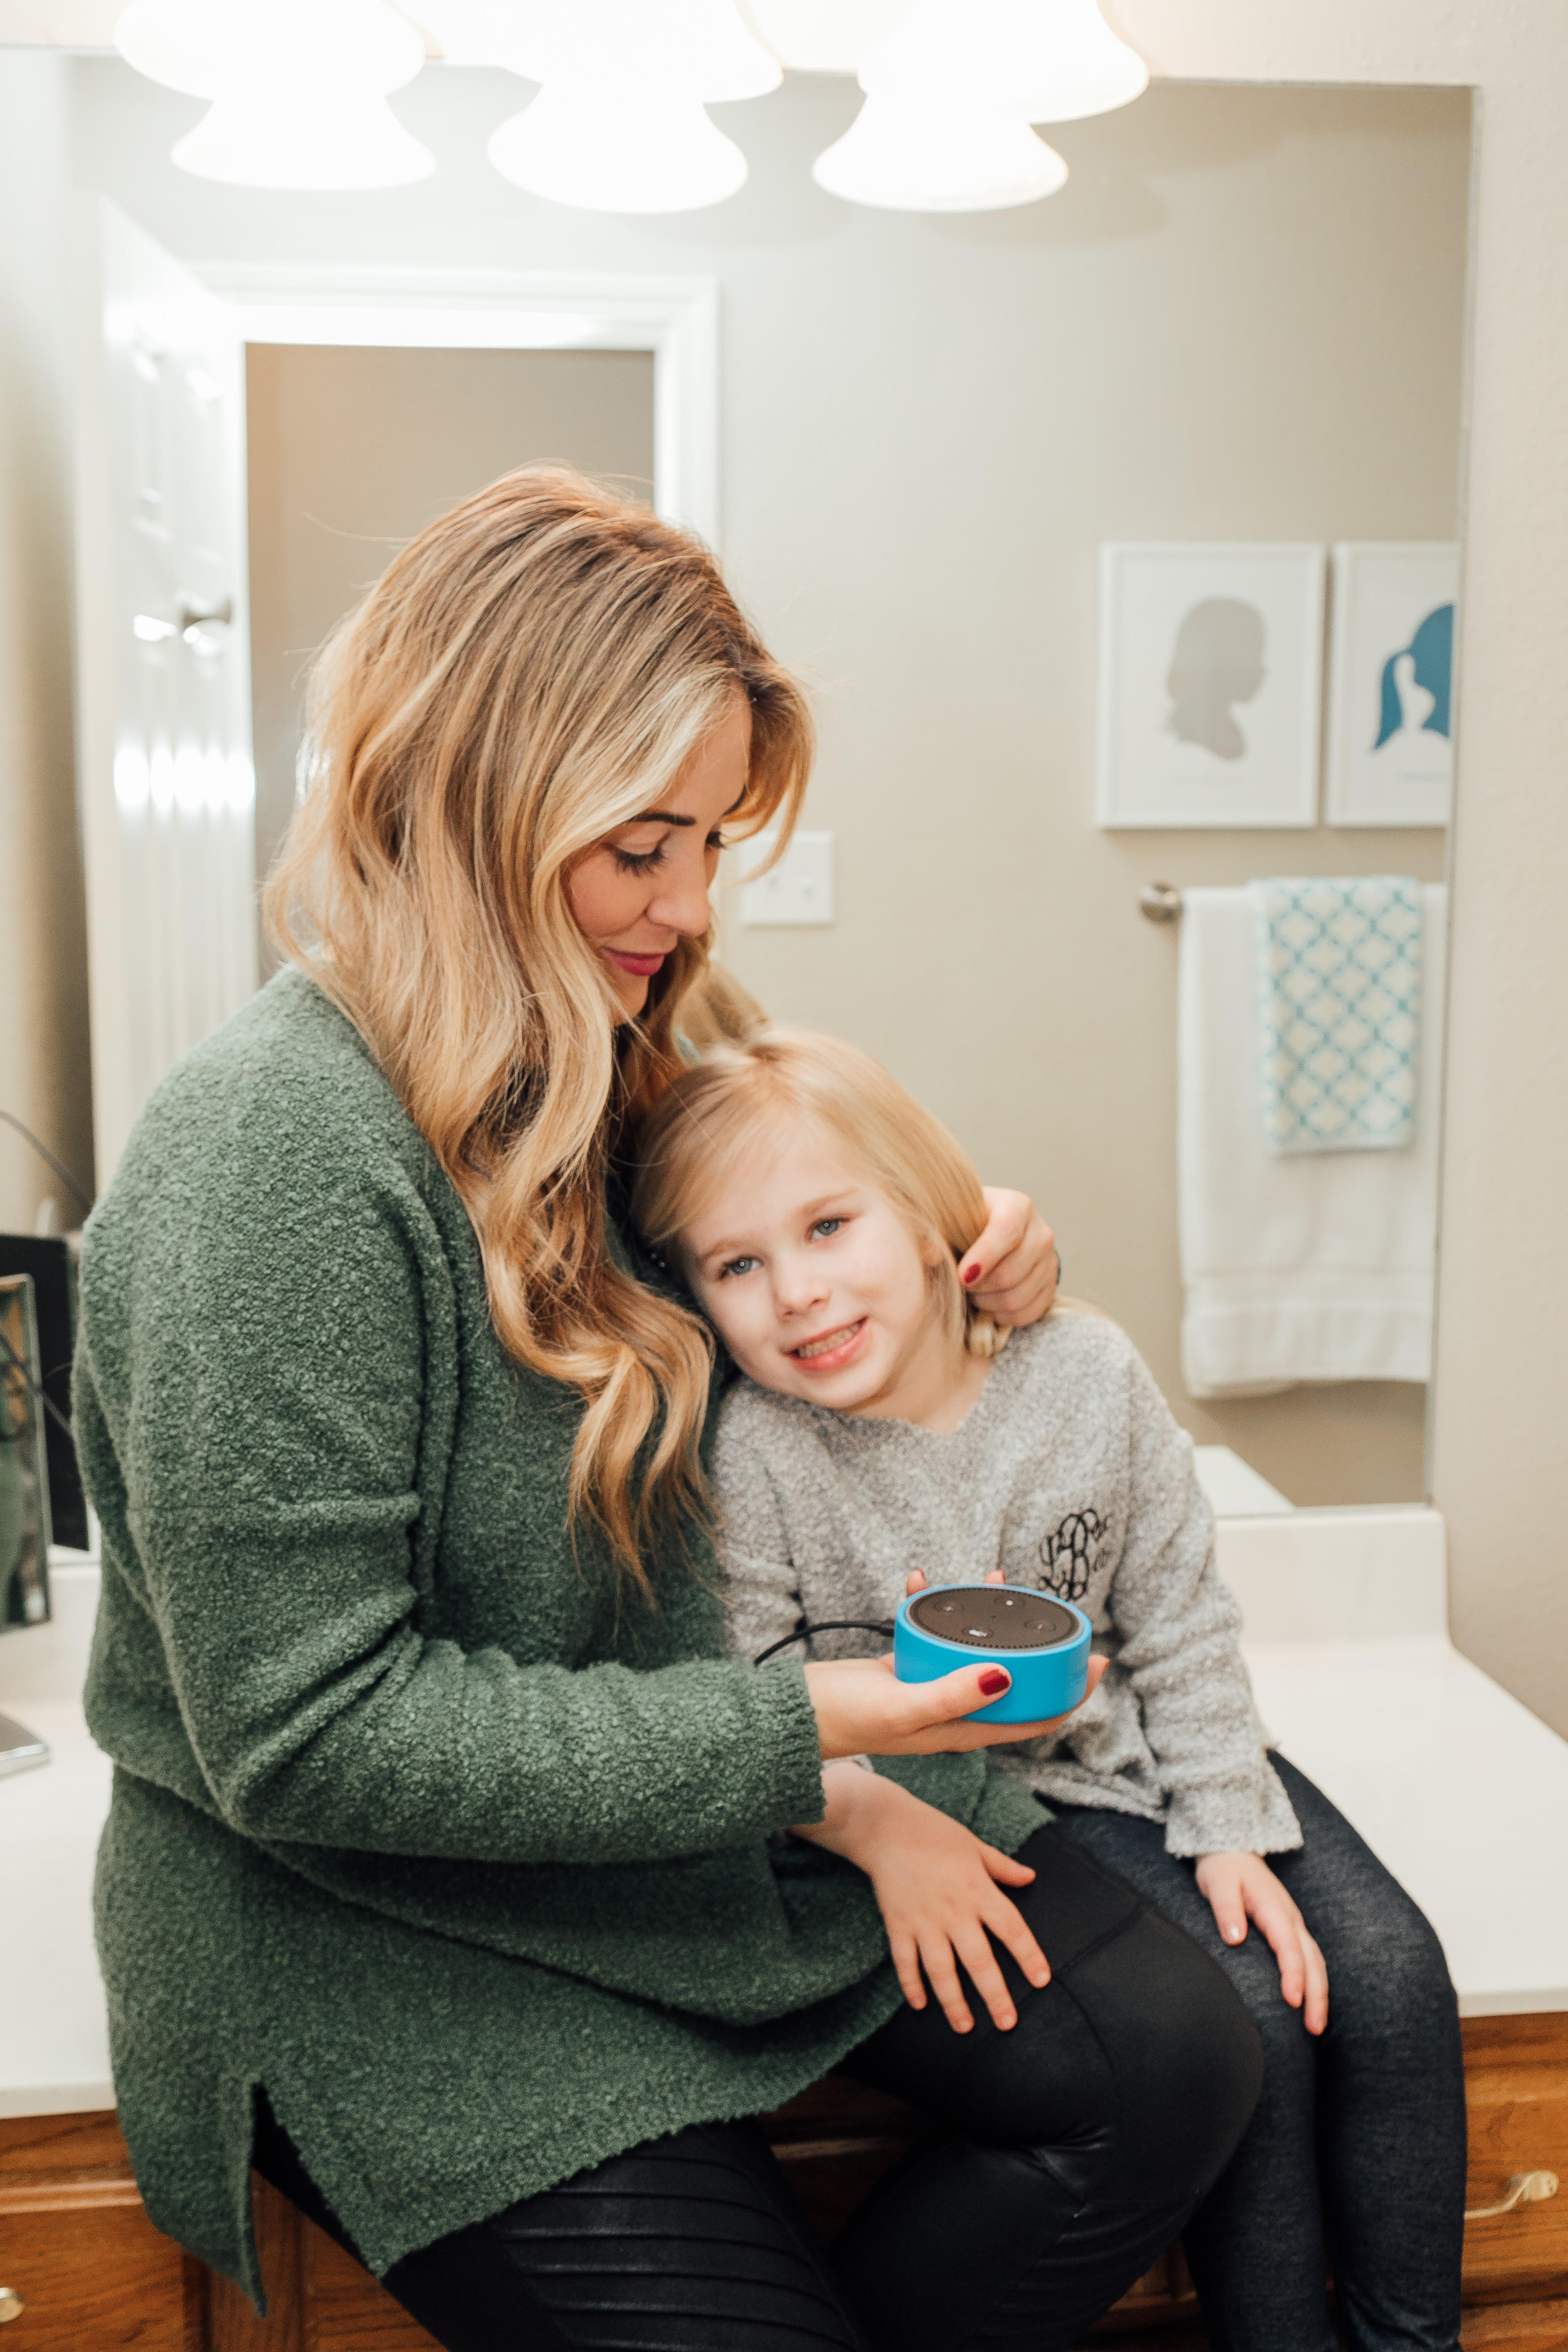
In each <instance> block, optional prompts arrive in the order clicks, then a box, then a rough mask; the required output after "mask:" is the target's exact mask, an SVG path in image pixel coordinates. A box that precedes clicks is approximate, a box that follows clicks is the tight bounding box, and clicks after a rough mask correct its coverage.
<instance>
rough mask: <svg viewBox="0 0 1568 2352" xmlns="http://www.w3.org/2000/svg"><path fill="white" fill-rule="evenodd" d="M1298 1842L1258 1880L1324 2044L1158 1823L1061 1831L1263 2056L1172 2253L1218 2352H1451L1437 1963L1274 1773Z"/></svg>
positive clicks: (1395, 1893) (1404, 1904)
mask: <svg viewBox="0 0 1568 2352" xmlns="http://www.w3.org/2000/svg"><path fill="white" fill-rule="evenodd" d="M1271 1761H1272V1763H1273V1766H1274V1769H1275V1770H1276V1771H1277V1772H1278V1773H1279V1778H1280V1779H1281V1780H1282V1781H1283V1782H1284V1784H1285V1793H1286V1795H1287V1796H1288V1797H1289V1800H1290V1802H1291V1804H1292V1805H1293V1806H1294V1807H1295V1809H1296V1818H1297V1820H1298V1821H1299V1822H1300V1824H1301V1835H1302V1840H1303V1843H1302V1845H1301V1847H1300V1852H1298V1853H1277V1854H1271V1855H1270V1856H1269V1858H1268V1859H1269V1864H1270V1867H1271V1868H1272V1869H1273V1870H1274V1871H1275V1872H1276V1873H1277V1874H1278V1875H1279V1878H1280V1879H1281V1880H1283V1882H1284V1884H1285V1885H1286V1886H1287V1887H1289V1891H1290V1893H1291V1895H1293V1896H1294V1897H1295V1899H1296V1901H1297V1903H1298V1904H1299V1905H1300V1909H1301V1914H1302V1916H1303V1917H1304V1918H1305V1920H1306V1922H1307V1926H1308V1927H1309V1928H1310V1931H1311V1933H1312V1934H1313V1935H1314V1936H1315V1937H1317V1940H1318V1942H1319V1943H1320V1944H1321V1947H1322V1950H1323V1958H1324V1959H1325V1960H1326V1961H1327V1962H1328V1968H1329V2030H1328V2032H1326V2033H1325V2034H1324V2035H1323V2036H1322V2038H1321V2040H1314V2039H1313V2037H1312V2035H1310V2033H1309V2032H1307V2030H1306V2028H1305V2027H1304V2026H1303V2024H1302V2022H1301V2013H1300V2010H1295V2009H1287V2008H1286V2006H1285V2003H1284V2000H1282V1998H1281V1996H1280V1991H1279V1967H1278V1965H1277V1963H1276V1961H1275V1958H1274V1955H1273V1953H1272V1952H1271V1951H1270V1950H1269V1948H1268V1945H1267V1944H1266V1943H1265V1942H1264V1940H1263V1938H1262V1937H1261V1936H1260V1935H1259V1934H1258V1931H1257V1929H1256V1928H1254V1929H1253V1930H1252V1931H1251V1933H1250V1934H1249V1935H1248V1937H1247V1941H1246V1942H1245V1943H1244V1944H1241V1945H1239V1946H1236V1947H1227V1946H1226V1945H1224V1944H1222V1943H1221V1942H1220V1939H1219V1930H1218V1928H1217V1927H1215V1922H1214V1914H1213V1913H1212V1912H1211V1911H1210V1909H1209V1907H1208V1905H1207V1904H1206V1903H1205V1901H1204V1898H1203V1896H1202V1895H1200V1894H1199V1892H1198V1889H1197V1885H1196V1883H1195V1881H1194V1876H1193V1866H1192V1864H1191V1863H1190V1862H1177V1861H1176V1860H1175V1859H1174V1858H1173V1856H1172V1855H1170V1854H1168V1853H1166V1852H1165V1839H1164V1833H1163V1830H1162V1829H1161V1827H1160V1825H1159V1823H1158V1822H1141V1821H1135V1820H1134V1819H1132V1817H1131V1815H1130V1814H1127V1813H1108V1812H1091V1811H1088V1810H1087V1809H1083V1808H1079V1807H1074V1808H1072V1809H1071V1810H1070V1811H1067V1810H1064V1811H1063V1812H1062V1813H1061V1815H1060V1821H1061V1826H1062V1829H1063V1831H1064V1832H1066V1833H1067V1834H1068V1836H1070V1837H1072V1838H1074V1839H1076V1840H1077V1841H1078V1843H1080V1844H1081V1845H1083V1846H1084V1847H1085V1848H1086V1849H1087V1851H1088V1852H1089V1853H1092V1854H1094V1855H1095V1856H1096V1857H1097V1858H1098V1860H1100V1862H1102V1863H1104V1864H1105V1865H1106V1867H1107V1868H1108V1869H1113V1870H1116V1871H1117V1872H1119V1873H1120V1874H1122V1875H1124V1876H1125V1877H1126V1878H1128V1879H1129V1880H1131V1883H1132V1885H1135V1886H1136V1887H1138V1888H1139V1890H1140V1891H1141V1893H1142V1894H1143V1895H1146V1896H1147V1897H1148V1899H1149V1900H1150V1901H1151V1902H1152V1903H1157V1904H1158V1905H1159V1906H1160V1908H1161V1910H1162V1911H1163V1912H1164V1913H1166V1915H1167V1916H1169V1917H1170V1918H1172V1919H1174V1920H1175V1921H1176V1923H1177V1925H1178V1926H1179V1927H1185V1929H1186V1930H1187V1932H1188V1934H1189V1935H1190V1936H1192V1937H1194V1941H1196V1942H1198V1943H1201V1944H1202V1945H1203V1946H1204V1948H1205V1950H1206V1951H1209V1952H1211V1953H1212V1954H1213V1955H1214V1957H1215V1960H1216V1961H1217V1962H1218V1964H1219V1966H1220V1967H1221V1968H1222V1969H1224V1970H1225V1972H1226V1976H1227V1977H1228V1978H1229V1979H1230V1980H1231V1982H1232V1984H1234V1985H1235V1987H1236V1989H1237V1992H1238V1993H1239V1994H1240V1995H1241V1998H1242V2000H1244V2001H1245V2002H1246V2003H1247V2010H1248V2011H1249V2013H1250V2015H1251V2018H1252V2021H1253V2023H1254V2024H1255V2025H1256V2026H1257V2028H1258V2033H1259V2035H1260V2037H1261V2039H1262V2042H1263V2053H1264V2084H1263V2096H1262V2097H1261V2098H1260V2099H1259V2101H1258V2108H1257V2112H1256V2114H1255V2115H1254V2116H1253V2118H1252V2121H1251V2123H1250V2124H1249V2125H1248V2126H1247V2136H1246V2137H1245V2139H1244V2140H1243V2141H1242V2144H1241V2146H1240V2147H1239V2148H1237V2152H1236V2157H1235V2159H1234V2161H1233V2162H1232V2163H1231V2164H1229V2165H1227V2166H1226V2172H1225V2177H1224V2179H1222V2180H1221V2181H1220V2182H1219V2184H1218V2186H1217V2187H1216V2188H1215V2191H1214V2193H1213V2195H1212V2196H1210V2197H1208V2198H1206V2199H1205V2201H1204V2205H1203V2208H1202V2210H1201V2211H1200V2212H1198V2213H1195V2214H1194V2217H1193V2220H1192V2221H1191V2222H1190V2223H1189V2225H1188V2228H1187V2233H1186V2245H1187V2256H1188V2259H1189V2261H1190V2262H1191V2263H1192V2266H1193V2275H1194V2278H1195V2279H1196V2281H1197V2285H1198V2295H1199V2299H1200V2301H1201V2303H1202V2305H1203V2312H1204V2324H1205V2327H1206V2328H1207V2331H1208V2336H1209V2341H1210V2343H1211V2344H1212V2345H1213V2346H1214V2347H1215V2352H1276V2347H1279V2346H1281V2345H1288V2346H1289V2347H1290V2352H1336V2347H1337V2346H1338V2343H1339V2340H1340V2339H1339V2335H1338V2333H1337V2332H1336V2330H1335V2327H1334V2321H1333V2315H1332V2314H1331V2311H1330V2308H1329V2297H1328V2289H1327V2285H1326V2284H1325V2283H1326V2281H1327V2278H1328V2267H1329V2252H1330V2250H1331V2251H1332V2254H1333V2266H1334V2279H1335V2284H1336V2290H1337V2298H1338V2303H1339V2315H1340V2325H1341V2327H1342V2330H1343V2332H1344V2335H1345V2337H1346V2338H1347V2340H1348V2341H1349V2343H1350V2345H1351V2347H1352V2352H1458V2341H1459V2256H1460V2253H1461V2252H1462V2250H1463V2244H1464V2235H1465V2162H1466V2133H1465V2060H1464V2052H1463V2049H1462V2047H1461V2045H1460V2042H1459V2016H1458V2003H1457V2001H1456V2000H1455V1999H1454V1988H1453V1986H1452V1985H1451V1984H1450V1983H1449V1981H1448V1970H1447V1963H1446V1962H1445V1960H1444V1958H1443V1948H1442V1946H1441V1944H1439V1942H1438V1941H1437V1938H1436V1936H1435V1935H1434V1934H1433V1932H1432V1929H1431V1928H1430V1927H1428V1925H1427V1923H1426V1920H1425V1919H1424V1918H1423V1917H1422V1916H1421V1913H1420V1912H1419V1911H1418V1910H1417V1908H1416V1906H1415V1904H1414V1903H1413V1902H1412V1901H1411V1899H1410V1897H1409V1895H1406V1894H1405V1890H1404V1888H1403V1887H1402V1886H1400V1885H1398V1884H1397V1882H1396V1881H1395V1880H1394V1879H1392V1878H1391V1877H1390V1876H1389V1874H1388V1873H1387V1871H1386V1870H1384V1866H1383V1864H1381V1863H1380V1862H1379V1861H1378V1859H1377V1856H1376V1855H1375V1854H1374V1853H1373V1852H1372V1850H1371V1848H1370V1847H1369V1846H1367V1845H1366V1844H1365V1843H1363V1840H1362V1839H1361V1838H1359V1837H1358V1836H1357V1834H1356V1832H1355V1831H1354V1830H1352V1827H1351V1825H1350V1823H1349V1822H1347V1821H1346V1820H1345V1819H1344V1817H1343V1815H1342V1814H1341V1813H1338V1812H1336V1811H1335V1810H1334V1808H1333V1806H1332V1805H1331V1804H1330V1802H1329V1801H1328V1799H1327V1797H1325V1796H1324V1795H1323V1793H1322V1791H1321V1790H1320V1789H1315V1788H1314V1787H1313V1786H1312V1783H1311V1782H1310V1780H1308V1779H1307V1777H1306V1775H1305V1773H1303V1772H1298V1771H1297V1769H1296V1768H1295V1766H1294V1765H1293V1764H1290V1763H1288V1762H1287V1761H1286V1759H1285V1758H1284V1757H1282V1756H1275V1757H1274V1758H1272V1759H1271Z"/></svg>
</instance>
